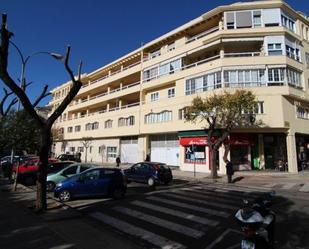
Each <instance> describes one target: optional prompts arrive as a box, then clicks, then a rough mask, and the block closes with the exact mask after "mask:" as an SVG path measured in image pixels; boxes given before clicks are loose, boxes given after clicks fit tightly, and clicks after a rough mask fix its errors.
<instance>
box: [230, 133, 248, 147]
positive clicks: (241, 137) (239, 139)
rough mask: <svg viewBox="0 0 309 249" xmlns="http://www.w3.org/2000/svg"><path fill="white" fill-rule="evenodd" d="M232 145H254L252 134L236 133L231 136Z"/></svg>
mask: <svg viewBox="0 0 309 249" xmlns="http://www.w3.org/2000/svg"><path fill="white" fill-rule="evenodd" d="M230 144H231V145H253V141H252V136H251V135H250V134H243V133H235V134H231V135H230Z"/></svg>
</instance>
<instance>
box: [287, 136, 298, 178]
mask: <svg viewBox="0 0 309 249" xmlns="http://www.w3.org/2000/svg"><path fill="white" fill-rule="evenodd" d="M286 147H287V152H288V170H289V173H298V168H297V153H296V139H295V133H292V132H289V133H288V134H287V136H286Z"/></svg>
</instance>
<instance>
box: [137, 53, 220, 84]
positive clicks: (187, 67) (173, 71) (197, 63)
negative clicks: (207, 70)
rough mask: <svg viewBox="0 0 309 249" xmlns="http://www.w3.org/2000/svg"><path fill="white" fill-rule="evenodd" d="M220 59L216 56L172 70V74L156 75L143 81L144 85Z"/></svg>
mask: <svg viewBox="0 0 309 249" xmlns="http://www.w3.org/2000/svg"><path fill="white" fill-rule="evenodd" d="M219 58H220V55H215V56H212V57H209V58H206V59H204V60H200V61H197V62H194V63H192V64H189V65H185V66H182V67H181V68H179V69H176V70H172V71H170V72H169V73H167V74H163V75H155V76H152V77H149V78H146V79H144V80H143V83H144V82H148V81H151V80H154V79H158V78H161V77H163V76H167V75H170V74H174V73H176V72H178V71H182V70H185V69H189V68H192V67H197V66H199V65H202V64H204V63H207V62H209V61H213V60H216V59H219Z"/></svg>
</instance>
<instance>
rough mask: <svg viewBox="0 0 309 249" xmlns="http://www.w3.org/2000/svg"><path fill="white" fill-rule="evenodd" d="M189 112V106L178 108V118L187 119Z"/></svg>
mask: <svg viewBox="0 0 309 249" xmlns="http://www.w3.org/2000/svg"><path fill="white" fill-rule="evenodd" d="M187 113H188V108H187V107H184V108H182V109H179V110H178V119H179V120H185V119H186V115H187Z"/></svg>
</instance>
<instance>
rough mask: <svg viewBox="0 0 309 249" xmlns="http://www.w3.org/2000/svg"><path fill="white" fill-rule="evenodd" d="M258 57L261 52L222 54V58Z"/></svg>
mask: <svg viewBox="0 0 309 249" xmlns="http://www.w3.org/2000/svg"><path fill="white" fill-rule="evenodd" d="M260 55H261V52H241V53H224V57H254V56H260Z"/></svg>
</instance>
